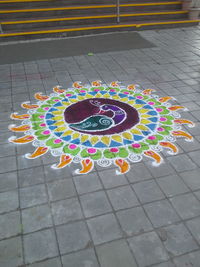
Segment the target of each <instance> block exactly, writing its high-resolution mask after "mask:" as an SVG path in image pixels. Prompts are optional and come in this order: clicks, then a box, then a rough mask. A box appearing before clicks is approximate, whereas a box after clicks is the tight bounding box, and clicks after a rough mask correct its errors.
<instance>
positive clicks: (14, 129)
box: [8, 124, 31, 132]
mask: <svg viewBox="0 0 200 267" xmlns="http://www.w3.org/2000/svg"><path fill="white" fill-rule="evenodd" d="M8 129H9V130H10V131H12V132H25V131H28V130H30V129H31V126H30V125H26V124H23V125H20V126H15V125H10V126H9V127H8Z"/></svg>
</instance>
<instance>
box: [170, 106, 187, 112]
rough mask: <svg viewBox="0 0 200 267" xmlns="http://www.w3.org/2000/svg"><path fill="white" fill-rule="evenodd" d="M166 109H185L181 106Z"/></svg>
mask: <svg viewBox="0 0 200 267" xmlns="http://www.w3.org/2000/svg"><path fill="white" fill-rule="evenodd" d="M168 109H169V110H171V111H176V110H179V109H185V107H183V106H172V107H170V108H168Z"/></svg>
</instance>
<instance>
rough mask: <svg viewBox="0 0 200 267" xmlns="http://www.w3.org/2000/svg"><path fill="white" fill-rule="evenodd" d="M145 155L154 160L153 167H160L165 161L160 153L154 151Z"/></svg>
mask: <svg viewBox="0 0 200 267" xmlns="http://www.w3.org/2000/svg"><path fill="white" fill-rule="evenodd" d="M144 154H145V156H147V157H150V158H153V159H154V160H155V161H154V162H153V165H155V166H157V165H159V164H160V163H161V162H162V160H163V159H162V157H161V156H160V155H159V154H158V153H156V152H154V151H152V150H148V151H145V152H144Z"/></svg>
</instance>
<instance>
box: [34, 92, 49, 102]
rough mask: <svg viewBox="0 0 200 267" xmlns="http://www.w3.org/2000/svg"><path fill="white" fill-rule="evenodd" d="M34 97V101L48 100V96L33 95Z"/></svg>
mask: <svg viewBox="0 0 200 267" xmlns="http://www.w3.org/2000/svg"><path fill="white" fill-rule="evenodd" d="M34 97H35V99H37V100H40V101H45V100H47V99H48V98H49V96H47V95H42V94H41V93H36V94H34Z"/></svg>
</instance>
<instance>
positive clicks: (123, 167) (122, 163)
mask: <svg viewBox="0 0 200 267" xmlns="http://www.w3.org/2000/svg"><path fill="white" fill-rule="evenodd" d="M115 164H116V165H117V166H118V167H119V170H117V171H116V174H123V173H126V172H128V171H129V169H130V165H129V163H128V162H127V161H126V160H124V159H116V160H115Z"/></svg>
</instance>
